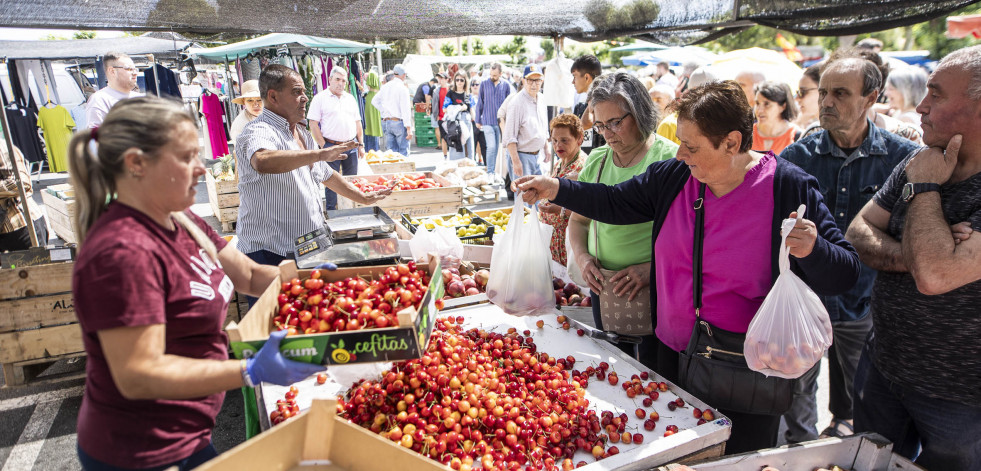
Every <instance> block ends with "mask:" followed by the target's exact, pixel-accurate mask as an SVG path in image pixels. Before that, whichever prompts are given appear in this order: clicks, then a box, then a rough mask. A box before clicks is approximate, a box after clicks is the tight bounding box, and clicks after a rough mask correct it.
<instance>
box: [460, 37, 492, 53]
mask: <svg viewBox="0 0 981 471" xmlns="http://www.w3.org/2000/svg"><path fill="white" fill-rule="evenodd" d="M469 43H470V44H468V43H467V41H464V42H463V53H464V54H471V55H478V56H479V55H483V54H487V51H485V50H484V41H483V40H481V39H480V38H470V41H469ZM470 46H473V51H471V50H470V49H469V47H470Z"/></svg>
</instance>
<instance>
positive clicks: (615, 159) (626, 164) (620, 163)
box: [613, 152, 636, 168]
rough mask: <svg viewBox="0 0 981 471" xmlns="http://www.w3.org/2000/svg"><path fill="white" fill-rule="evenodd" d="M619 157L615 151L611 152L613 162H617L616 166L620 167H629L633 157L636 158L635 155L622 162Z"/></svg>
mask: <svg viewBox="0 0 981 471" xmlns="http://www.w3.org/2000/svg"><path fill="white" fill-rule="evenodd" d="M619 157H620V154H617V153H616V152H613V163H615V164H617V167H620V168H627V167H630V166H631V165H633V163H634V159H635V158H636V156H635V157H631V158H630V160H628V161H627V162H626V163H624V162H623V161H622V160H620V158H619Z"/></svg>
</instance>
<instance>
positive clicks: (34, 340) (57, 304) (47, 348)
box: [0, 249, 85, 385]
mask: <svg viewBox="0 0 981 471" xmlns="http://www.w3.org/2000/svg"><path fill="white" fill-rule="evenodd" d="M55 250H57V249H55ZM74 266H75V264H74V263H73V262H67V263H51V264H44V265H36V266H22V267H19V268H13V269H10V268H6V269H0V366H2V368H3V372H4V376H5V378H6V383H7V385H15V384H23V383H25V382H27V381H28V380H29V379H30V378H28V377H26V375H25V374H24V367H25V366H28V365H33V364H36V363H44V362H54V361H57V360H59V359H62V358H66V357H68V356H71V355H77V354H78V353H80V352H84V351H85V346H84V345H83V344H82V329H81V327H80V326H79V324H78V319H77V318H76V317H75V304H74V302H73V300H72V292H71V290H72V287H71V278H72V268H73V267H74Z"/></svg>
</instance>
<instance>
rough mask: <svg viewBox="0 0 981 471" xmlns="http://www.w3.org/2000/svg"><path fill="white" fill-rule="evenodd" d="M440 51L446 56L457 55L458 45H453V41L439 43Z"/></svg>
mask: <svg viewBox="0 0 981 471" xmlns="http://www.w3.org/2000/svg"><path fill="white" fill-rule="evenodd" d="M439 52H440V53H441V54H443V55H444V56H455V55H456V47H455V46H453V43H449V42H445V43H443V44H440V45H439Z"/></svg>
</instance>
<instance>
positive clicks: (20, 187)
mask: <svg viewBox="0 0 981 471" xmlns="http://www.w3.org/2000/svg"><path fill="white" fill-rule="evenodd" d="M3 63H5V64H6V63H7V61H6V59H4V60H3ZM12 78H14V77H12ZM0 99H2V103H3V112H2V113H0V123H2V124H3V140H4V142H6V143H7V152H8V154H9V155H10V168H12V169H13V172H14V175H16V178H17V193H18V194H19V195H20V204H21V206H22V209H23V210H24V219H25V221H24V224H25V225H26V226H27V233H28V234H29V235H30V236H31V246H32V247H38V246H40V245H41V244H39V243H38V240H37V232H36V231H35V230H34V219H33V218H32V217H31V208H30V206H28V204H27V193H26V192H25V191H24V182H22V181H20V166H19V163H18V162H17V159H16V158H15V156H14V142H13V141H12V140H11V136H10V122H9V121H7V95H6V94H4V93H0ZM45 242H47V241H45Z"/></svg>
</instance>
